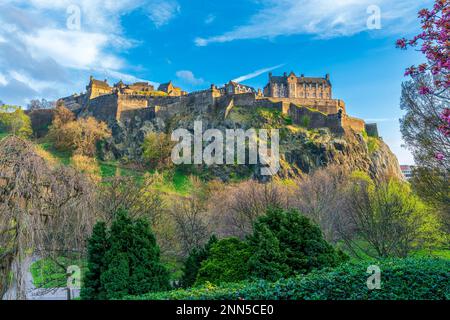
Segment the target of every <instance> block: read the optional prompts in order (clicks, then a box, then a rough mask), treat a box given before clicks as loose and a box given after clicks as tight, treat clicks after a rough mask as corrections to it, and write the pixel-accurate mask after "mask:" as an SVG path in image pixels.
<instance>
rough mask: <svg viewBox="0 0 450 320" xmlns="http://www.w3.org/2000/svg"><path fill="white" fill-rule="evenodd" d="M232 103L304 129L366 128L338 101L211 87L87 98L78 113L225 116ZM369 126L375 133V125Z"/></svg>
mask: <svg viewBox="0 0 450 320" xmlns="http://www.w3.org/2000/svg"><path fill="white" fill-rule="evenodd" d="M234 106H240V107H246V108H270V109H275V110H279V111H280V112H282V113H284V114H287V115H289V116H290V117H291V118H292V120H293V122H294V123H295V124H297V125H305V124H306V126H307V127H308V129H316V128H330V130H331V131H332V132H335V133H342V132H343V131H344V130H345V129H352V130H354V131H356V132H362V131H364V130H366V127H367V126H366V124H365V122H364V121H363V120H361V119H357V118H353V117H350V116H348V115H347V114H346V113H345V104H344V102H343V101H341V100H334V99H328V100H313V99H303V98H267V97H260V96H258V95H257V94H256V93H253V92H252V93H244V94H236V95H220V94H218V91H217V90H215V89H214V88H211V89H208V90H202V91H197V92H193V93H190V94H188V95H184V96H144V95H122V94H117V93H113V94H109V95H102V96H99V97H96V98H94V99H91V100H89V102H88V108H87V109H86V110H87V112H84V113H83V114H82V115H83V116H86V115H91V116H94V117H95V118H97V119H98V120H100V121H105V122H110V121H114V120H116V121H122V122H124V121H131V120H133V119H135V118H136V117H141V118H142V119H141V120H143V121H146V120H151V119H153V118H155V117H159V118H162V119H169V118H172V117H174V116H176V115H177V114H182V113H186V112H195V113H199V114H202V113H208V112H214V113H215V114H216V115H217V116H219V117H223V118H226V117H227V115H228V113H229V112H230V111H231V110H232V108H233V107H234ZM369 129H370V131H371V132H376V125H375V127H373V126H371V127H369ZM374 134H375V133H374ZM376 134H377V133H376Z"/></svg>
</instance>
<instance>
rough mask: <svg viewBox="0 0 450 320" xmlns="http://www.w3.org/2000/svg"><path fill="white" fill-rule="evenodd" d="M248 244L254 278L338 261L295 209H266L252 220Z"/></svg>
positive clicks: (314, 227)
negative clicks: (255, 219)
mask: <svg viewBox="0 0 450 320" xmlns="http://www.w3.org/2000/svg"><path fill="white" fill-rule="evenodd" d="M248 241H249V244H250V251H251V252H252V256H251V258H250V260H249V268H250V272H251V274H252V275H254V276H256V277H258V278H263V279H269V280H275V279H279V278H280V277H281V276H283V277H288V276H292V275H295V274H301V273H308V272H310V271H312V270H314V269H320V268H324V267H330V266H336V265H338V264H339V263H340V262H342V256H341V255H340V254H338V252H337V251H336V250H334V248H333V247H332V246H331V245H330V244H328V243H327V242H326V241H325V240H324V239H323V235H322V232H321V230H320V229H319V227H318V226H317V225H315V224H313V223H312V222H311V221H310V220H309V219H308V218H306V217H304V216H302V215H301V214H300V213H299V212H298V211H297V210H289V211H284V210H283V209H279V208H272V209H269V210H268V211H267V214H266V215H265V216H262V217H260V218H259V219H258V220H257V221H256V223H255V225H254V228H253V235H252V236H250V237H249V238H248Z"/></svg>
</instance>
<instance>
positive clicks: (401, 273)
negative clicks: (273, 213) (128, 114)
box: [126, 258, 450, 300]
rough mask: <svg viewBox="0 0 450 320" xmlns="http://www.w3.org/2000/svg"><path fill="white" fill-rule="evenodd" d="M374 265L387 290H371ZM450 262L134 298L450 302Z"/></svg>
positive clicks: (401, 263)
mask: <svg viewBox="0 0 450 320" xmlns="http://www.w3.org/2000/svg"><path fill="white" fill-rule="evenodd" d="M370 264H374V265H378V266H379V267H380V268H381V289H379V290H377V289H376V290H369V289H368V288H367V285H366V284H367V278H368V277H369V274H368V273H366V271H367V267H368V266H369V265H370ZM448 270H450V261H448V260H439V259H430V258H427V259H413V258H407V259H388V260H380V261H372V262H359V263H347V264H344V265H341V266H339V267H337V268H335V269H324V270H320V271H314V272H312V273H310V274H308V275H306V276H297V277H294V278H289V279H282V280H279V281H277V282H275V283H270V282H267V281H257V282H242V283H234V284H226V285H223V286H220V287H214V286H211V285H207V286H204V287H201V288H195V289H191V290H175V291H170V292H162V293H161V292H159V293H150V294H145V295H141V296H134V297H133V296H128V297H126V299H129V300H240V299H244V300H333V299H334V300H446V299H450V277H449V271H448Z"/></svg>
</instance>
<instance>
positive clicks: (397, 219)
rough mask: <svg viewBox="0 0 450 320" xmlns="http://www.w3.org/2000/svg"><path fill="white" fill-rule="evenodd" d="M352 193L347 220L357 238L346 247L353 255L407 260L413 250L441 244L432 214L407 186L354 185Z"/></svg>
mask: <svg viewBox="0 0 450 320" xmlns="http://www.w3.org/2000/svg"><path fill="white" fill-rule="evenodd" d="M351 193H352V195H353V197H352V198H351V200H350V201H351V203H350V212H349V214H350V217H349V218H350V223H351V224H352V229H353V230H354V232H355V233H356V236H355V235H351V236H350V237H348V238H347V239H346V243H347V244H348V246H349V247H350V248H351V249H352V251H353V252H358V251H360V252H361V251H362V252H364V253H365V254H367V255H369V256H371V257H375V258H384V257H406V256H407V255H408V254H409V253H410V252H411V251H412V250H415V249H420V248H427V247H433V246H435V245H437V244H438V243H439V242H440V241H442V240H443V238H442V233H441V232H440V223H439V221H438V220H437V218H436V216H435V214H434V213H433V211H431V210H430V209H429V208H428V207H427V206H426V205H425V204H424V203H423V202H422V201H421V200H420V199H419V198H418V197H417V196H416V195H415V194H414V193H412V191H411V188H410V186H409V185H408V184H407V183H404V182H401V181H396V180H391V181H388V182H382V183H379V184H377V185H376V184H374V183H373V182H371V181H369V182H368V181H365V180H364V181H357V182H355V184H354V186H353V187H352V188H351ZM361 243H364V244H365V245H364V246H361Z"/></svg>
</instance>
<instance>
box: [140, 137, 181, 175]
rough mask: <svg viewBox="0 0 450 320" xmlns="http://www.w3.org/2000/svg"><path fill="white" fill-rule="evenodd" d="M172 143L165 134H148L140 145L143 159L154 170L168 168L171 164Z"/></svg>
mask: <svg viewBox="0 0 450 320" xmlns="http://www.w3.org/2000/svg"><path fill="white" fill-rule="evenodd" d="M173 146H174V143H173V142H172V141H171V140H170V136H169V135H167V134H165V133H162V132H160V133H156V132H151V133H149V134H148V135H147V136H146V137H145V139H144V143H143V144H142V150H143V155H144V159H145V160H146V161H148V162H149V163H150V165H151V166H153V167H155V168H164V167H168V166H170V164H171V158H170V157H171V152H172V148H173Z"/></svg>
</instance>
